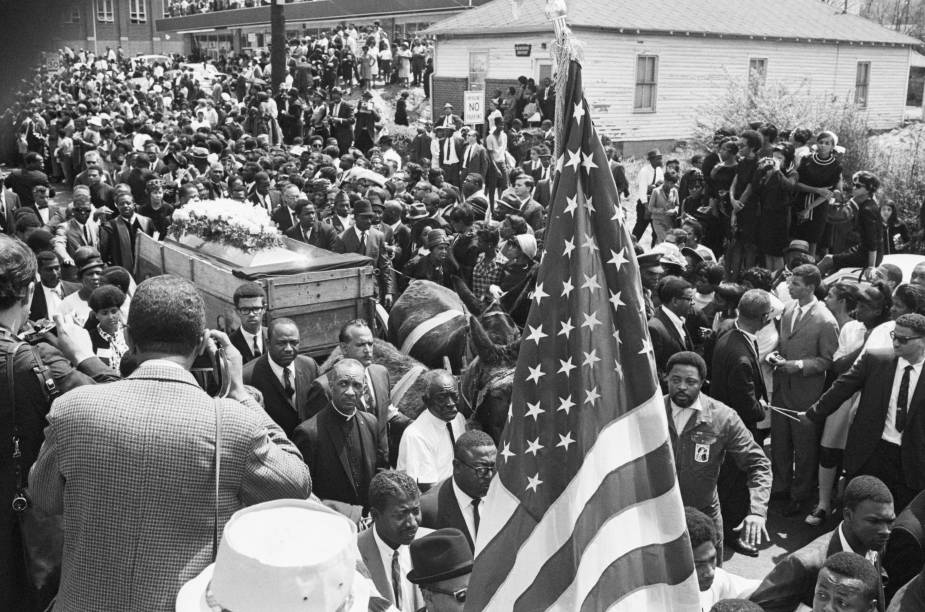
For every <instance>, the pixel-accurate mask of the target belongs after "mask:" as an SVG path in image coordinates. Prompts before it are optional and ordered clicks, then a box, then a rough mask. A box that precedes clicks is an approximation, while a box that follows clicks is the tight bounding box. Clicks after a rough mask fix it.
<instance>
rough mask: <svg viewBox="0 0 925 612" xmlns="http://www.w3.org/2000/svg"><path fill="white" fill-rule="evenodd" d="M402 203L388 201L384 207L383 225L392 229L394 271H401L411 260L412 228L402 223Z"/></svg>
mask: <svg viewBox="0 0 925 612" xmlns="http://www.w3.org/2000/svg"><path fill="white" fill-rule="evenodd" d="M402 212H403V208H402V205H401V203H399V202H397V201H395V200H388V201H386V202H385V203H384V204H383V205H382V225H386V226H388V227H390V228H391V229H392V269H393V270H401V269H402V268H404V266H405V264H406V263H407V262H408V260H409V259H411V256H412V255H413V253H412V252H411V250H412V247H411V228H410V227H408V226H407V225H405V224H404V223H402V220H401V215H402Z"/></svg>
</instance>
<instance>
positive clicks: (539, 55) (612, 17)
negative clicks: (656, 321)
mask: <svg viewBox="0 0 925 612" xmlns="http://www.w3.org/2000/svg"><path fill="white" fill-rule="evenodd" d="M515 1H516V3H517V4H518V5H519V11H518V15H517V17H516V18H515V17H514V15H513V12H512V2H511V0H494V1H493V2H489V3H488V4H485V5H483V6H481V7H479V8H476V9H473V10H471V11H467V12H464V13H460V14H459V15H456V16H454V17H451V18H449V19H446V20H444V21H441V22H438V23H437V24H435V25H434V26H432V27H431V28H430V29H429V30H428V33H430V34H433V35H434V36H435V37H436V39H437V44H436V52H435V60H434V74H433V79H434V80H433V96H432V100H433V104H434V111H435V115H439V114H440V112H441V109H442V107H443V105H444V104H445V103H446V102H451V103H452V104H453V105H454V107H455V108H456V109H457V112H459V109H461V108H462V106H463V98H464V95H463V92H464V91H466V90H477V89H483V90H484V91H485V94H486V96H487V97H490V96H491V95H492V93H493V92H494V91H495V90H496V89H503V90H504V91H506V90H507V87H508V86H510V85H512V84H516V80H517V77H518V76H521V75H524V76H528V77H533V78H535V79H536V80H537V83H538V84H541V83H542V79H543V78H544V77H546V76H549V74H550V72H551V70H552V60H551V59H550V53H549V44H550V42H551V40H552V37H553V34H552V24H551V23H550V22H549V21H548V20H547V19H546V16H545V14H544V12H543V8H544V4H545V3H544V2H543V0H515ZM566 2H567V5H568V23H569V25H570V26H571V28H572V30H573V32H574V36H575V37H576V38H578V39H580V40H581V41H582V42H583V43H584V45H585V50H584V58H585V59H584V62H583V67H584V73H583V74H584V85H585V90H586V94H587V97H588V101H589V103H590V104H591V105H592V112H593V116H594V120H595V123H596V124H597V125H598V126H599V127H600V129H601V131H602V132H603V133H604V134H607V135H609V136H610V137H611V138H613V139H614V140H615V141H616V142H619V143H622V146H623V149H624V152H625V153H627V154H633V153H639V152H641V151H644V150H645V149H646V148H648V147H651V146H659V145H668V144H670V143H673V142H675V141H677V140H678V139H685V138H689V137H690V136H691V135H693V132H694V127H695V125H696V114H697V109H698V107H702V103H703V101H704V100H707V99H709V98H710V97H711V96H717V95H720V92H721V91H723V90H725V88H726V87H727V86H728V83H729V81H730V79H742V80H743V81H744V80H747V79H749V78H752V79H762V80H766V82H768V83H769V84H770V83H772V82H773V81H786V82H789V83H793V84H802V87H803V88H804V91H808V92H810V93H811V95H813V96H816V95H818V96H826V97H827V99H832V97H837V98H838V99H840V100H851V101H855V102H857V103H858V104H859V105H861V106H863V107H866V110H867V112H868V113H869V119H870V124H871V126H872V127H874V128H882V129H886V128H890V127H893V126H895V125H897V124H898V123H900V122H901V121H902V118H903V111H904V107H905V104H906V89H907V82H908V78H909V68H910V62H911V61H912V58H913V54H914V51H913V47H915V46H916V45H919V44H921V41H919V40H917V39H914V38H911V37H908V36H904V35H902V34H899V33H897V32H894V31H892V30H889V29H886V28H884V27H882V26H880V25H878V24H876V23H874V22H872V21H869V20H866V19H863V18H862V17H859V16H857V15H854V14H850V13H845V12H843V10H841V9H840V8H839V7H836V6H832V5H830V4H826V3H824V2H821V1H820V0H774V1H773V2H768V1H767V0H566Z"/></svg>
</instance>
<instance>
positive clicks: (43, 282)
mask: <svg viewBox="0 0 925 612" xmlns="http://www.w3.org/2000/svg"><path fill="white" fill-rule="evenodd" d="M36 259H38V264H39V281H40V282H38V283H36V284H35V291H34V292H33V294H32V307H31V310H30V311H29V320H31V321H38V320H40V319H51V318H52V317H53V316H54V315H56V314H58V310H57V309H58V306H60V305H61V300H62V299H64V298H65V297H67V296H69V295H70V294H72V293H74V292H75V291H79V290H80V286H81V285H80V283H71V282H68V281H65V280H61V262H59V261H58V256H57V255H55V254H54V252H52V251H42V252H41V253H39V254H38V255H37V256H36Z"/></svg>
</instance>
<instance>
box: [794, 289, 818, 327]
mask: <svg viewBox="0 0 925 612" xmlns="http://www.w3.org/2000/svg"><path fill="white" fill-rule="evenodd" d="M818 301H819V300H817V299H816V298H815V297H813V298H812V299H810V300H809V302H807V303H806V304H805V305H803V306H800V304H799V303H797V304H795V306H796V308H794V309H793V317H792V318H791V319H790V333H791V334H792V333H793V330H794V328H795V327H796V325H797V318H799V320H800V321H803V319H805V318H806V315H807V314H808V313H809V311H810V310H811V309H812V307H813V306H814V305H815V304H816V302H818Z"/></svg>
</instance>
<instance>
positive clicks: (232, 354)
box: [206, 329, 251, 401]
mask: <svg viewBox="0 0 925 612" xmlns="http://www.w3.org/2000/svg"><path fill="white" fill-rule="evenodd" d="M206 334H208V336H209V338H210V340H211V341H212V342H214V343H215V346H216V347H217V348H220V349H224V350H225V358H226V360H227V361H228V383H229V384H228V397H230V398H231V399H235V400H238V401H243V400H244V399H246V398H248V397H251V395H250V394H249V393H248V392H247V389H246V388H245V387H244V358H243V357H241V352H240V351H239V350H238V349H236V348H235V346H234V345H233V344H232V343H231V339H230V338H229V337H228V334H226V333H225V332H222V331H219V330H217V329H210V330H207V331H206Z"/></svg>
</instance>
